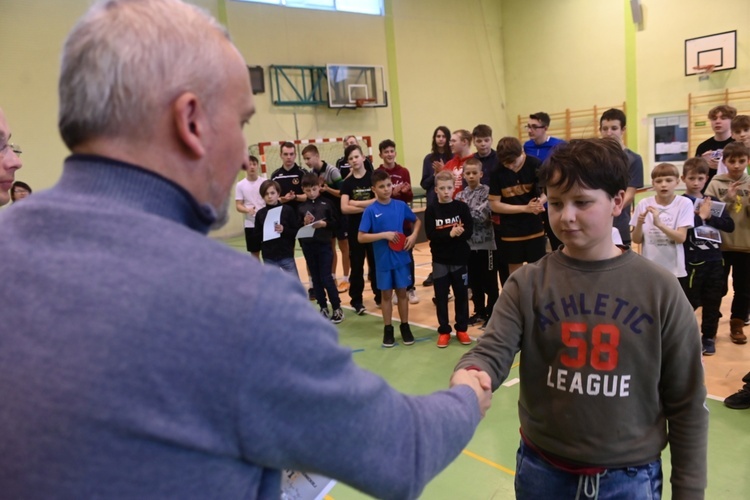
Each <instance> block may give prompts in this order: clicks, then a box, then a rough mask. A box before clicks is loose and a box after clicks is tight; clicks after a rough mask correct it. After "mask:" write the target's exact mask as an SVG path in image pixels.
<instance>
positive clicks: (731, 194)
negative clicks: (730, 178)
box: [727, 180, 745, 200]
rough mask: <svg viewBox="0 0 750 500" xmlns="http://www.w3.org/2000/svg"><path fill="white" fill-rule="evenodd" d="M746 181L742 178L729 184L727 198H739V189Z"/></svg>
mask: <svg viewBox="0 0 750 500" xmlns="http://www.w3.org/2000/svg"><path fill="white" fill-rule="evenodd" d="M744 183H745V182H744V181H742V180H739V181H734V182H732V183H731V184H729V187H728V188H727V198H731V199H733V200H734V199H735V198H737V189H738V188H739V187H740V186H741V185H743V184H744Z"/></svg>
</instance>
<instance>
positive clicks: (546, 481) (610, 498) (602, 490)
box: [515, 441, 662, 500]
mask: <svg viewBox="0 0 750 500" xmlns="http://www.w3.org/2000/svg"><path fill="white" fill-rule="evenodd" d="M515 487H516V499H517V500H531V499H534V500H536V499H539V498H555V499H560V500H566V499H570V500H573V499H574V498H580V499H581V500H584V499H589V498H594V497H595V496H596V490H597V489H598V499H599V500H628V499H632V498H637V499H639V500H659V499H661V489H662V472H661V459H659V460H656V461H654V462H651V463H649V464H646V465H641V466H637V467H625V468H622V469H607V470H606V471H605V472H604V473H602V474H599V475H598V488H597V476H581V475H578V474H572V473H570V472H565V471H563V470H560V469H558V468H556V467H554V466H553V465H551V464H550V463H549V462H547V461H546V460H544V458H542V457H541V456H540V455H539V454H538V453H536V452H535V451H534V450H532V449H531V448H529V447H528V446H526V445H525V444H524V443H523V441H522V442H521V446H520V448H519V449H518V453H517V454H516V479H515Z"/></svg>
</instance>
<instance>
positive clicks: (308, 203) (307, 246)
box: [297, 172, 344, 323]
mask: <svg viewBox="0 0 750 500" xmlns="http://www.w3.org/2000/svg"><path fill="white" fill-rule="evenodd" d="M302 191H303V192H304V193H305V196H306V197H307V199H306V200H305V201H303V202H302V203H301V204H300V206H299V208H298V209H297V214H298V220H299V221H301V222H302V225H305V226H307V225H309V224H312V227H313V228H314V229H315V233H314V234H313V236H312V237H311V238H300V239H299V242H300V246H302V253H303V255H304V256H305V262H306V263H307V268H308V269H309V270H310V279H311V280H312V286H313V293H314V294H315V300H316V301H317V302H318V305H319V306H320V314H321V315H322V316H323V317H324V318H326V319H330V320H331V323H341V322H342V321H343V320H344V311H342V310H341V300H340V299H339V292H338V290H337V289H336V282H335V281H334V279H333V276H332V275H331V265H332V264H333V247H332V246H331V239H332V238H333V231H334V230H335V228H336V224H337V220H336V209H335V208H334V205H333V202H331V200H326V199H325V198H323V197H322V196H321V195H320V178H319V177H318V174H317V173H313V172H311V173H309V174H305V175H304V176H303V177H302ZM326 292H328V300H330V301H331V309H332V313H329V311H328V303H327V302H326Z"/></svg>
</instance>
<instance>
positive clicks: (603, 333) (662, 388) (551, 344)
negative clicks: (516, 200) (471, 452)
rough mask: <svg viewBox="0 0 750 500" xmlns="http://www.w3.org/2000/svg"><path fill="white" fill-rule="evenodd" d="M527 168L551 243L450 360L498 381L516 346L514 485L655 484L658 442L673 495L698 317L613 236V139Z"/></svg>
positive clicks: (581, 490)
mask: <svg viewBox="0 0 750 500" xmlns="http://www.w3.org/2000/svg"><path fill="white" fill-rule="evenodd" d="M539 178H540V181H541V182H542V184H544V185H546V188H547V196H548V197H549V210H550V213H549V219H550V223H551V225H552V229H553V230H554V231H555V234H557V235H558V237H559V238H560V239H561V240H562V243H563V247H562V248H561V249H558V250H557V251H555V252H552V253H550V254H548V255H547V256H546V257H545V258H543V259H541V260H539V261H538V262H536V263H534V264H529V265H526V266H524V267H522V268H521V269H519V270H517V271H516V272H515V273H513V274H512V275H511V276H510V278H509V279H508V281H507V282H506V283H505V286H504V287H503V293H501V294H500V298H499V299H498V301H497V304H496V305H495V308H494V310H493V311H492V317H491V318H490V322H489V324H488V325H487V330H486V332H485V334H484V336H483V337H482V341H481V342H480V343H479V344H477V345H476V346H475V347H474V348H473V349H472V350H471V351H469V352H468V353H466V354H465V355H464V356H463V357H462V358H461V361H459V363H458V365H457V368H465V369H469V370H477V371H479V372H480V373H479V374H478V376H481V375H483V374H482V373H481V372H486V373H487V374H489V376H490V378H491V381H492V384H491V385H492V389H493V390H497V389H498V388H499V387H500V385H501V384H502V383H503V382H504V381H505V379H506V377H507V376H508V373H509V372H510V370H511V367H512V366H514V364H513V363H514V360H515V357H516V354H517V353H518V352H519V351H520V352H521V359H522V361H521V364H520V372H519V379H520V384H519V387H520V394H519V401H518V414H519V418H520V421H521V444H520V447H519V450H518V453H517V455H516V457H517V459H516V476H515V489H516V498H517V499H519V500H528V499H538V498H545V499H546V498H597V497H598V498H639V499H640V498H661V490H662V470H661V461H660V458H659V456H660V454H661V451H662V450H663V449H664V448H665V447H666V446H667V444H669V448H670V456H671V461H672V468H671V470H672V477H671V483H672V496H673V498H675V499H685V498H696V499H697V498H703V496H704V491H705V488H706V448H707V441H708V409H707V408H706V407H705V406H704V405H705V398H706V387H705V384H704V376H703V367H702V365H701V350H700V342H699V341H698V327H697V324H696V322H695V316H694V314H693V311H692V309H691V307H690V304H689V303H688V301H687V299H686V298H685V294H683V293H682V290H681V289H680V285H679V284H678V283H677V280H675V279H674V277H673V276H672V275H671V274H669V273H668V272H666V271H665V270H664V269H663V268H661V267H660V266H657V265H655V264H653V263H652V262H649V261H648V260H646V259H644V258H642V257H641V256H640V255H638V254H636V253H635V252H633V251H632V250H630V249H628V248H618V247H617V246H615V244H614V243H613V242H612V219H613V216H615V215H617V214H619V213H620V211H621V210H622V209H623V197H624V194H625V188H626V187H627V185H628V163H627V158H626V156H625V153H624V152H623V151H622V148H621V147H620V145H619V144H617V143H616V142H615V141H613V140H611V139H586V140H573V141H571V142H570V143H569V144H567V145H561V146H558V147H557V148H555V150H554V151H553V152H552V154H551V155H550V156H549V158H548V159H547V161H546V162H545V163H544V166H543V167H542V169H541V171H540V173H539ZM644 279H646V280H648V282H647V283H646V284H645V285H644Z"/></svg>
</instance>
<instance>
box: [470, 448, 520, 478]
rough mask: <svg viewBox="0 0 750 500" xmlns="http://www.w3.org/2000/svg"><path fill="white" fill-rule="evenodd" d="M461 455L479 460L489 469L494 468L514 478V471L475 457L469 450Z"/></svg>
mask: <svg viewBox="0 0 750 500" xmlns="http://www.w3.org/2000/svg"><path fill="white" fill-rule="evenodd" d="M461 453H463V454H464V455H466V456H469V457H471V458H473V459H474V460H479V461H480V462H482V463H483V464H487V465H489V466H490V467H494V468H496V469H498V470H501V471H503V472H505V473H506V474H510V475H511V476H515V475H516V471H514V470H511V469H509V468H507V467H503V466H502V465H500V464H496V463H495V462H493V461H491V460H487V459H486V458H484V457H483V456H480V455H477V454H476V453H473V452H471V451H469V450H464V451H462V452H461Z"/></svg>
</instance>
